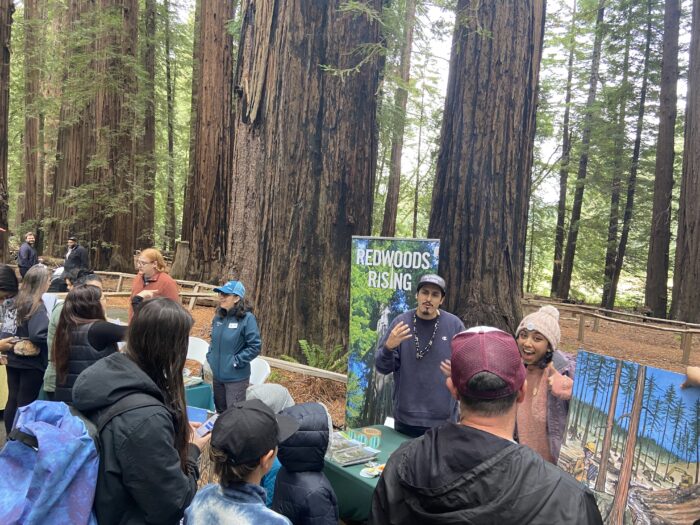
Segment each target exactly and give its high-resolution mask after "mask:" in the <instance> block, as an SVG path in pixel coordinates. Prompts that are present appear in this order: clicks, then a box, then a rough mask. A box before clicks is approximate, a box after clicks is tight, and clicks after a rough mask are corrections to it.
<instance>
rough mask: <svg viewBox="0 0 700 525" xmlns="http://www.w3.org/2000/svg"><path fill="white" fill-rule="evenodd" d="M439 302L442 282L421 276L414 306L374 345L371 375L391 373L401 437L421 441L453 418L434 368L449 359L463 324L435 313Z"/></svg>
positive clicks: (442, 380) (454, 410)
mask: <svg viewBox="0 0 700 525" xmlns="http://www.w3.org/2000/svg"><path fill="white" fill-rule="evenodd" d="M444 300H445V280H444V279H443V278H442V277H440V276H439V275H434V274H428V275H424V276H423V277H421V279H420V281H419V282H418V287H417V290H416V301H417V307H416V308H415V309H414V310H409V311H408V312H405V313H402V314H400V315H399V316H397V317H396V318H395V319H394V320H393V321H392V322H391V324H390V325H389V328H388V330H387V332H386V334H384V337H383V338H382V339H381V340H380V341H379V344H378V345H377V350H376V353H375V361H374V363H375V367H376V369H377V371H378V372H379V373H380V374H389V373H391V372H393V373H394V395H393V401H394V410H393V416H394V420H395V422H394V425H395V428H396V430H397V431H398V432H401V433H402V434H405V435H407V436H411V437H418V436H422V435H423V434H424V433H425V432H426V431H427V430H428V429H429V428H432V427H435V426H438V425H441V424H443V423H445V422H447V421H454V420H456V418H457V415H458V411H457V401H456V399H454V398H453V397H452V395H451V394H450V391H449V390H447V387H446V386H445V377H444V376H443V375H442V372H441V371H440V364H441V362H442V361H444V360H446V359H449V358H450V341H452V337H454V335H455V334H458V333H459V332H461V331H463V330H464V324H463V323H462V321H461V320H460V319H459V318H458V317H457V316H455V315H452V314H451V313H448V312H446V311H444V310H441V309H440V305H442V303H443V301H444Z"/></svg>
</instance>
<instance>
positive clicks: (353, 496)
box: [323, 425, 410, 521]
mask: <svg viewBox="0 0 700 525" xmlns="http://www.w3.org/2000/svg"><path fill="white" fill-rule="evenodd" d="M372 428H377V429H379V430H381V431H382V442H381V446H380V447H379V449H380V452H379V455H378V456H377V459H376V460H375V461H376V462H377V463H386V462H387V460H388V459H389V456H390V455H391V454H392V453H393V452H394V451H395V450H396V449H397V448H399V445H401V443H403V442H404V441H406V440H408V439H410V438H409V437H408V436H404V435H403V434H399V433H398V432H396V430H394V429H393V428H389V427H385V426H384V425H373V426H372ZM364 467H365V466H364V465H353V466H351V467H341V466H340V465H338V464H337V463H335V462H334V461H332V460H329V459H326V465H325V467H324V469H323V472H324V474H325V475H326V477H327V478H328V480H329V481H330V482H331V485H333V490H334V491H335V495H336V497H337V498H338V510H339V512H340V517H341V518H342V519H344V520H353V521H365V520H366V519H367V518H368V517H369V509H370V507H371V505H372V494H373V493H374V488H375V487H376V486H377V482H378V481H379V478H378V477H377V478H363V477H362V476H360V471H361V470H362V469H363V468H364Z"/></svg>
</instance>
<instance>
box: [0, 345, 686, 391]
mask: <svg viewBox="0 0 700 525" xmlns="http://www.w3.org/2000/svg"><path fill="white" fill-rule="evenodd" d="M1 342H2V341H0V343H1ZM691 386H695V387H700V366H689V367H688V368H687V369H686V371H685V381H684V382H683V384H682V385H681V388H688V387H691Z"/></svg>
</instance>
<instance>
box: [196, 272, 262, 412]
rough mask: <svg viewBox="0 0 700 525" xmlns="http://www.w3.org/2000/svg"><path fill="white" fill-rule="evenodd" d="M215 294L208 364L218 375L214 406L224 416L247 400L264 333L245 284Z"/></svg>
mask: <svg viewBox="0 0 700 525" xmlns="http://www.w3.org/2000/svg"><path fill="white" fill-rule="evenodd" d="M214 291H215V292H218V294H219V308H217V309H216V315H214V319H213V320H212V322H211V344H210V345H209V352H207V361H208V362H209V366H211V370H212V373H213V374H214V404H215V405H216V411H217V412H219V413H221V412H223V411H224V410H226V408H227V407H229V406H231V405H233V404H234V403H237V402H239V401H245V392H246V389H247V388H248V385H249V384H250V362H251V361H252V360H253V359H255V358H256V357H257V356H258V354H259V353H260V331H259V330H258V322H257V320H256V319H255V316H254V315H253V311H252V308H251V307H250V306H249V305H248V303H247V302H246V300H245V287H244V286H243V283H241V282H240V281H229V282H227V283H226V284H224V285H223V286H220V287H218V288H214Z"/></svg>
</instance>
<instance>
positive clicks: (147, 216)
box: [134, 0, 167, 249]
mask: <svg viewBox="0 0 700 525" xmlns="http://www.w3.org/2000/svg"><path fill="white" fill-rule="evenodd" d="M143 30H144V31H143V43H142V57H141V60H142V64H143V70H144V73H145V78H144V82H143V83H142V85H141V92H142V96H143V100H144V106H145V112H144V116H143V139H142V140H141V142H140V144H139V150H140V151H139V159H138V161H139V164H140V166H139V169H138V171H137V173H138V174H139V181H138V184H137V186H136V192H135V193H134V204H135V210H134V212H135V213H134V240H135V242H136V247H137V248H140V249H144V248H148V247H151V246H153V244H154V231H153V229H154V223H155V195H154V191H155V178H156V97H155V81H156V0H146V2H145V9H144V12H143ZM166 58H167V55H166Z"/></svg>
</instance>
